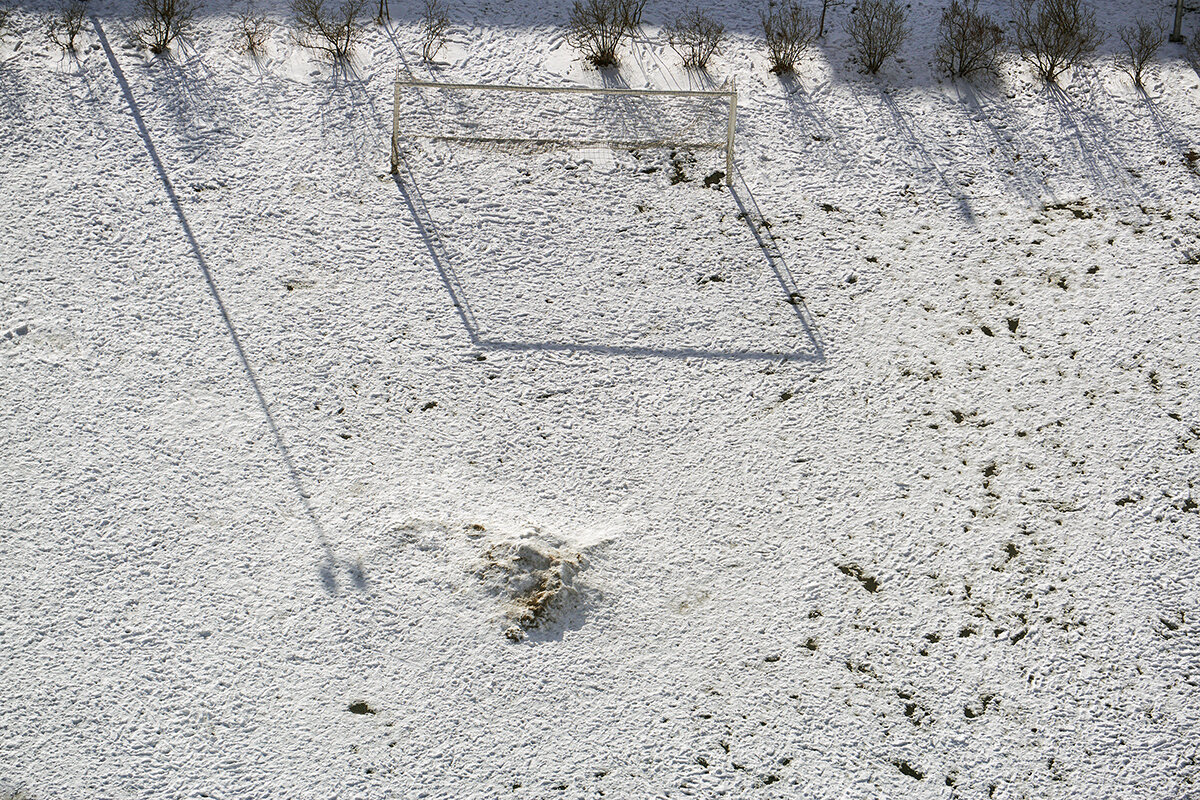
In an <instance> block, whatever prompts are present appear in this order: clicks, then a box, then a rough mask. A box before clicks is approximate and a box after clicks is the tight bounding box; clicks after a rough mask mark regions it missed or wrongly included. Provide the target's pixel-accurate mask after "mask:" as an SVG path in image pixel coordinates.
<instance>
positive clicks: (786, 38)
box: [758, 3, 817, 75]
mask: <svg viewBox="0 0 1200 800" xmlns="http://www.w3.org/2000/svg"><path fill="white" fill-rule="evenodd" d="M758 16H759V19H761V20H762V27H763V36H764V37H765V38H766V40H767V58H768V60H769V61H770V62H771V72H774V73H775V74H776V75H783V74H785V73H789V72H792V71H793V70H794V69H795V68H796V61H798V60H799V59H800V56H801V54H802V53H803V52H804V51H805V50H806V49H807V48H808V47H809V46H810V45H811V44H812V43H813V42H814V41H815V40H816V38H817V21H816V19H814V18H813V15H812V14H811V13H810V12H809V10H808V9H807V8H804V7H802V6H799V5H797V4H796V3H788V4H786V5H775V4H774V3H772V4H770V5H768V6H767V10H766V11H760V12H759V13H758Z"/></svg>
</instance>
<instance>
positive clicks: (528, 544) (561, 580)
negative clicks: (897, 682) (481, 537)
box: [478, 538, 586, 640]
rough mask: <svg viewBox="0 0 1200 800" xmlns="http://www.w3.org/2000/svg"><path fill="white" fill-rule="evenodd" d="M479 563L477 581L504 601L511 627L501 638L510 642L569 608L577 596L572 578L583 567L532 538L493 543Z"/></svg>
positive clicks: (576, 557) (571, 555)
mask: <svg viewBox="0 0 1200 800" xmlns="http://www.w3.org/2000/svg"><path fill="white" fill-rule="evenodd" d="M483 561H484V563H483V566H482V567H481V568H480V569H479V572H478V574H479V577H480V578H481V579H482V580H483V582H484V584H485V585H486V586H487V587H488V589H489V590H490V591H492V592H493V593H495V594H496V595H498V596H500V597H502V598H503V599H504V604H505V613H506V616H507V618H508V620H509V622H511V623H512V624H511V625H510V626H509V628H508V629H507V630H506V631H505V635H506V636H508V637H509V638H510V639H514V640H521V639H523V638H525V634H526V632H528V631H530V630H533V629H534V628H539V627H542V626H544V625H546V624H548V623H550V622H552V621H553V619H554V617H555V616H556V615H557V614H559V613H561V612H562V611H563V610H564V609H565V608H566V607H567V606H568V605H569V601H570V599H571V598H572V597H573V596H575V595H577V594H578V593H579V588H578V586H577V583H576V577H577V576H578V574H579V572H580V571H581V570H583V569H584V568H585V567H586V563H585V561H584V559H583V556H582V555H581V554H580V553H578V552H575V551H572V550H568V549H565V548H561V547H554V546H552V545H550V544H548V543H546V542H543V541H539V540H537V539H532V538H530V539H521V540H516V541H509V542H497V543H494V544H492V545H490V546H489V547H488V548H487V551H486V552H485V553H484V557H483Z"/></svg>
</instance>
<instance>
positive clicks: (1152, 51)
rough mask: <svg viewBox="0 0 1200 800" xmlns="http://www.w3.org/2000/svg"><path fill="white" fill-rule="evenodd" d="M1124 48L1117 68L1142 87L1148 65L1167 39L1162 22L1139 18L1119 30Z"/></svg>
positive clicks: (1118, 59) (1119, 56)
mask: <svg viewBox="0 0 1200 800" xmlns="http://www.w3.org/2000/svg"><path fill="white" fill-rule="evenodd" d="M1117 35H1118V36H1120V37H1121V44H1122V45H1123V47H1124V49H1123V50H1121V51H1119V52H1118V53H1117V58H1116V61H1117V69H1119V70H1121V71H1123V72H1124V73H1125V74H1126V75H1128V76H1129V77H1130V79H1132V80H1133V85H1134V86H1136V87H1138V88H1139V89H1141V88H1142V76H1143V75H1145V73H1146V67H1147V65H1149V63H1150V62H1151V61H1153V60H1154V57H1155V56H1156V55H1158V50H1159V48H1161V47H1162V46H1163V42H1165V41H1166V40H1167V33H1166V30H1165V29H1164V28H1163V25H1162V22H1157V23H1151V22H1147V21H1146V20H1143V19H1139V20H1138V21H1137V22H1136V23H1135V24H1134V25H1133V26H1132V27H1128V28H1121V29H1120V30H1119V31H1117Z"/></svg>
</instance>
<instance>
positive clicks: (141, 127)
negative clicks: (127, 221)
mask: <svg viewBox="0 0 1200 800" xmlns="http://www.w3.org/2000/svg"><path fill="white" fill-rule="evenodd" d="M91 19H92V26H93V27H94V28H95V29H96V36H97V38H98V39H99V40H100V45H101V47H103V48H104V54H105V55H106V56H107V57H108V63H109V66H111V67H112V71H113V75H114V76H116V79H117V83H119V84H120V85H121V93H122V94H123V95H124V96H125V103H126V105H128V106H129V111H130V113H132V114H133V121H134V124H136V125H137V129H138V134H139V135H140V136H141V137H142V144H144V145H145V146H146V152H147V153H148V154H149V155H150V160H151V161H152V162H153V163H154V169H155V170H156V171H157V172H158V177H159V180H161V181H162V185H163V188H165V189H166V191H167V197H168V198H169V199H170V201H171V207H172V208H173V209H174V210H175V216H176V217H177V218H178V219H179V224H180V226H181V227H182V228H183V234H184V236H185V237H187V240H188V245H189V246H190V247H191V250H192V255H193V256H194V257H195V259H196V263H197V264H199V265H200V272H201V273H203V275H204V280H205V282H206V283H207V284H208V292H209V294H210V295H211V296H212V299H213V301H214V302H215V303H216V304H217V310H218V311H219V312H220V314H221V319H222V320H223V321H224V322H225V328H226V329H227V330H228V331H229V337H230V338H231V339H232V340H233V347H234V350H236V351H237V355H238V359H239V360H240V361H241V362H242V367H243V368H244V369H245V370H246V376H247V377H248V378H249V379H250V385H251V387H252V388H253V389H254V395H255V396H256V397H257V398H258V404H259V406H260V407H261V408H262V412H263V416H264V417H266V420H267V426H268V427H269V428H270V429H271V434H272V435H273V436H274V437H275V445H276V447H277V448H278V449H279V453H280V455H281V456H282V457H283V461H284V464H285V465H286V466H287V470H288V474H289V475H290V477H291V479H292V483H293V484H294V485H295V488H296V492H297V494H299V495H300V500H301V502H302V503H303V504H304V510H305V511H306V512H307V513H308V518H309V519H310V520H311V521H312V524H313V528H314V529H315V530H316V533H317V542H318V543H319V544H320V545H321V549H322V550H323V551H324V555H325V561H324V563H323V564H322V565H321V566H320V568H319V572H320V575H321V581H322V583H323V584H324V585H325V588H326V589H327V590H328V591H330V592H333V591H336V589H337V579H336V577H335V575H334V565H335V564H336V561H335V559H334V555H333V548H332V547H331V546H330V544H329V540H328V538H327V537H326V536H325V530H324V528H323V527H322V526H321V521H320V520H319V519H318V518H317V514H316V511H315V510H314V509H313V506H312V502H311V501H310V499H309V494H308V492H306V491H305V490H304V483H303V482H302V481H301V479H300V473H299V471H298V470H297V469H296V462H295V461H294V460H293V459H292V454H291V451H289V450H288V447H287V443H286V442H284V440H283V435H282V434H281V433H280V432H279V426H278V425H277V424H276V423H275V417H274V415H273V414H272V413H271V409H270V406H268V405H267V399H266V397H265V396H264V395H263V392H262V388H261V387H260V386H259V383H258V377H257V376H256V375H255V373H254V368H253V367H251V366H250V361H249V359H247V358H246V351H245V349H244V348H243V347H242V340H241V337H239V336H238V332H237V328H235V327H234V325H233V320H232V318H231V317H230V316H229V311H228V310H227V309H226V308H225V303H224V301H223V300H222V299H221V293H220V292H219V291H217V285H216V282H215V281H213V276H212V272H211V271H210V270H209V268H208V261H207V260H205V258H204V253H203V252H202V251H201V250H200V245H199V243H198V242H197V241H196V237H195V235H194V234H193V233H192V226H191V225H189V224H188V221H187V216H185V215H184V213H183V206H181V205H180V203H179V197H178V195H176V194H175V187H174V185H172V183H171V179H170V178H169V177H168V176H167V171H166V168H165V167H164V166H163V163H162V160H161V159H160V158H159V157H158V151H157V150H156V149H155V147H154V142H153V140H152V139H151V138H150V132H149V130H148V129H147V127H146V123H145V121H144V120H143V119H142V113H141V111H140V109H139V108H138V104H137V102H136V101H135V100H134V99H133V91H132V90H131V89H130V88H129V82H128V81H126V80H125V73H124V72H123V71H122V70H121V65H120V64H118V63H117V58H116V56H115V55H114V54H113V51H112V47H110V46H109V44H108V37H106V36H105V35H104V28H103V27H102V26H101V25H100V20H99V19H98V18H97V17H96V16H95V15H92V18H91Z"/></svg>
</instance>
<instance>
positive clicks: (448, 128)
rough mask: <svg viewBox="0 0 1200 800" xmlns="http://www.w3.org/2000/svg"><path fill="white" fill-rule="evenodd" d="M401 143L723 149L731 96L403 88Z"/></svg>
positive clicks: (406, 85)
mask: <svg viewBox="0 0 1200 800" xmlns="http://www.w3.org/2000/svg"><path fill="white" fill-rule="evenodd" d="M397 88H398V91H397V102H396V107H397V110H398V113H397V118H398V119H397V130H398V138H399V139H400V140H401V141H403V140H405V139H414V138H415V139H434V140H443V141H452V142H464V143H474V144H478V145H493V146H497V147H503V146H506V145H508V146H517V147H531V146H532V147H570V148H589V147H605V146H607V147H614V148H627V149H638V148H653V147H671V148H687V149H719V150H725V149H726V145H727V136H728V125H729V119H730V113H731V93H730V92H727V91H713V92H695V93H687V94H682V93H680V94H676V93H670V92H656V91H645V92H642V91H637V90H616V91H612V90H605V89H596V90H580V89H575V88H574V87H572V88H564V89H558V88H551V87H509V86H486V87H485V86H464V85H461V84H451V85H436V86H431V85H427V84H421V83H406V82H403V81H401V82H400V83H399V84H398V87H397Z"/></svg>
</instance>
